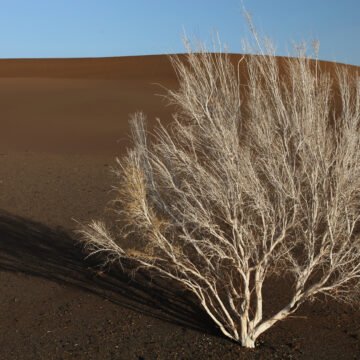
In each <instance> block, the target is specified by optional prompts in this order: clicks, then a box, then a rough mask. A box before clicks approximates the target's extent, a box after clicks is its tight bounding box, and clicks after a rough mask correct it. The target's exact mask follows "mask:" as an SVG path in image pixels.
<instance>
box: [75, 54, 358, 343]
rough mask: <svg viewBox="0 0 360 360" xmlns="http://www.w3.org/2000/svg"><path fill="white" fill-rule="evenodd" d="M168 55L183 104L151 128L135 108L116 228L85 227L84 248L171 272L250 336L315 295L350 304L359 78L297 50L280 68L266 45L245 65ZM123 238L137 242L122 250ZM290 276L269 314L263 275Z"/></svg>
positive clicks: (242, 336)
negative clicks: (332, 70) (283, 296)
mask: <svg viewBox="0 0 360 360" xmlns="http://www.w3.org/2000/svg"><path fill="white" fill-rule="evenodd" d="M267 49H269V47H267ZM172 62H173V65H174V68H175V71H176V72H177V75H178V79H179V83H180V87H179V89H178V90H177V91H174V92H169V99H170V100H171V101H172V102H173V103H174V104H175V105H176V106H177V108H178V113H177V114H176V115H174V120H173V122H172V123H171V126H170V127H166V126H163V125H162V124H161V123H159V126H158V128H157V130H156V131H155V133H153V134H152V135H150V134H148V133H147V131H146V127H145V118H144V115H143V114H142V113H138V114H135V115H134V116H133V118H132V120H131V124H132V134H133V140H134V147H133V148H132V149H131V150H129V151H128V154H127V156H126V157H124V158H123V159H121V160H119V161H118V167H117V175H118V181H119V183H118V185H117V186H116V194H117V195H116V199H115V201H114V203H113V205H114V206H113V209H114V211H115V213H116V214H117V217H118V220H119V224H118V225H119V226H117V229H116V230H115V231H112V232H110V231H109V230H108V229H107V227H106V226H105V225H104V224H103V223H101V222H93V223H92V224H90V225H89V226H87V227H85V228H84V229H83V231H82V234H83V241H84V244H85V248H86V250H87V252H88V253H89V254H92V255H94V254H100V255H101V256H102V259H103V261H104V263H106V264H109V263H111V264H113V263H120V264H121V263H123V260H124V259H129V258H130V259H132V261H133V263H135V264H136V267H137V268H142V269H145V270H147V271H149V272H151V273H153V274H157V275H159V276H162V277H165V278H169V279H172V280H173V281H176V282H177V283H179V284H181V285H182V286H183V287H184V288H186V289H188V290H189V291H191V292H192V293H193V294H194V295H195V296H196V297H197V299H198V301H199V304H200V305H201V306H202V307H203V308H204V309H205V311H206V312H207V313H208V315H209V316H210V317H211V318H212V320H213V321H214V323H216V325H217V326H218V327H219V328H220V329H221V331H222V332H223V334H224V335H226V336H227V337H229V338H231V339H233V340H235V341H237V342H239V343H240V344H241V345H242V346H246V347H254V346H255V341H256V339H257V338H258V337H259V335H261V334H262V333H263V332H264V331H266V330H267V329H269V328H270V327H271V326H273V325H274V324H275V323H277V322H278V321H280V320H283V319H285V318H286V317H287V316H289V315H290V314H292V313H294V312H295V311H296V310H297V309H298V308H299V306H300V305H301V304H302V303H304V302H305V301H307V300H311V299H314V298H316V297H318V296H319V295H321V294H325V295H328V296H331V297H334V298H335V299H338V300H341V301H346V302H351V303H355V302H356V301H357V300H358V299H359V290H360V281H359V280H360V236H359V217H360V211H359V210H360V205H359V204H360V136H359V131H360V129H359V127H360V80H359V77H358V76H354V74H349V73H348V72H347V70H346V69H345V68H342V67H339V68H338V71H337V75H336V77H334V76H330V75H329V74H328V73H326V71H324V70H322V69H321V67H320V66H319V64H318V62H317V61H312V60H310V59H309V58H308V57H307V56H306V55H305V52H304V50H303V49H299V53H298V56H297V57H296V58H293V59H284V62H283V63H282V66H280V64H279V61H278V59H277V58H276V57H275V55H274V54H273V53H272V51H271V48H270V52H268V51H267V52H266V55H265V53H264V52H263V53H261V54H260V55H258V56H246V57H244V58H243V59H242V62H243V64H241V65H242V66H243V65H244V66H245V69H246V74H243V73H240V71H239V64H233V63H232V62H231V60H230V58H229V56H228V55H226V54H219V53H218V54H210V53H208V52H207V51H205V50H204V51H201V52H200V53H193V52H191V51H189V53H188V54H187V56H186V59H185V60H184V61H181V60H180V59H179V58H177V57H173V58H172ZM284 64H285V65H284ZM335 104H337V105H336V106H335ZM126 236H133V237H137V238H140V239H142V244H143V246H141V247H140V248H137V249H136V251H135V250H126V249H124V248H123V247H122V245H121V244H122V239H123V238H124V237H126ZM285 277H287V278H289V279H291V282H292V287H291V296H290V297H289V299H288V300H287V301H285V302H284V303H283V304H281V303H279V308H278V311H277V312H275V313H273V314H266V316H265V314H264V313H263V303H265V302H266V301H267V299H266V297H263V287H264V284H266V283H267V282H272V281H275V279H277V278H285Z"/></svg>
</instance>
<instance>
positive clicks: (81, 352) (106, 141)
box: [0, 56, 360, 360]
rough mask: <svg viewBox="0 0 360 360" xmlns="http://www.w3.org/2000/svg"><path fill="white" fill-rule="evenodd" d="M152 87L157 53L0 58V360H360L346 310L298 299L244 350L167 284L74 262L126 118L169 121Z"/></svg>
mask: <svg viewBox="0 0 360 360" xmlns="http://www.w3.org/2000/svg"><path fill="white" fill-rule="evenodd" d="M234 59H235V60H236V57H235V58H234ZM327 66H329V67H330V68H332V65H330V64H327ZM157 84H161V85H162V86H165V87H174V86H176V78H175V74H174V72H173V71H172V68H171V65H170V63H169V61H168V59H167V57H166V56H147V57H125V58H108V59H66V60H65V59H64V60H58V59H55V60H0V287H1V291H0V359H4V360H12V359H21V360H23V359H46V360H48V359H86V360H88V359H104V360H107V359H109V360H110V359H124V360H127V359H138V360H140V359H146V360H148V359H240V358H241V359H290V358H291V359H356V358H358V359H360V345H359V344H360V328H359V324H360V314H359V312H358V311H357V310H356V309H350V308H348V307H343V306H338V305H336V304H334V303H332V302H329V303H325V304H315V305H314V306H305V307H304V308H302V310H301V311H300V312H299V314H297V315H299V316H300V317H299V318H292V319H289V320H287V321H284V322H282V323H281V324H279V325H277V326H276V327H274V328H273V329H271V330H270V331H269V332H267V333H266V334H265V335H264V336H263V337H262V338H261V343H260V344H259V347H258V348H257V349H256V350H243V349H241V348H240V347H239V346H238V345H236V344H233V343H231V342H229V341H227V340H226V339H224V338H223V337H221V336H219V334H218V333H217V331H216V330H215V329H214V328H213V327H212V326H211V325H210V324H209V323H208V320H207V319H206V317H204V316H203V314H202V313H201V311H199V310H198V308H196V307H194V306H193V304H192V303H191V302H190V301H189V300H188V299H187V297H184V295H183V294H181V296H179V295H178V294H175V295H176V296H175V298H172V295H174V294H169V293H168V290H169V289H170V288H171V286H167V287H165V288H164V287H163V286H160V285H155V284H154V286H153V287H152V288H149V287H148V285H146V284H147V283H148V282H146V281H145V282H144V284H134V283H133V282H131V281H129V279H128V278H126V277H124V276H123V275H121V274H119V273H117V274H110V275H103V274H101V273H96V272H95V271H94V270H91V268H90V267H89V266H90V264H89V263H85V262H84V261H83V255H82V253H81V251H80V249H79V247H78V246H77V243H76V241H75V238H76V236H75V235H74V233H73V229H75V228H76V227H77V225H76V223H75V221H74V219H76V220H81V221H88V220H89V219H91V218H101V217H103V216H104V208H105V206H106V203H107V201H108V200H109V199H110V198H111V197H112V196H111V193H110V192H109V189H110V187H111V184H113V182H114V179H113V178H112V175H111V173H110V167H111V166H112V164H113V159H114V157H115V156H116V155H121V154H122V153H123V152H124V150H125V147H126V145H127V144H128V143H129V137H128V117H129V114H130V113H133V112H134V111H137V110H143V111H144V112H145V113H147V114H148V116H149V119H150V122H151V123H153V122H154V119H155V118H156V117H160V118H161V119H162V121H169V120H170V119H171V117H170V112H171V111H170V110H171V108H170V107H167V106H166V102H165V101H164V99H163V98H162V97H160V96H157V95H156V94H162V95H163V94H164V93H165V90H164V89H163V88H162V87H161V86H159V85H157ZM280 291H281V289H280ZM271 303H272V304H273V303H274V301H271Z"/></svg>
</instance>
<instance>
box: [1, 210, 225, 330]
mask: <svg viewBox="0 0 360 360" xmlns="http://www.w3.org/2000/svg"><path fill="white" fill-rule="evenodd" d="M84 258H85V255H84V254H83V253H82V249H81V245H80V244H79V243H78V242H77V241H76V239H75V237H72V236H70V234H69V233H68V232H66V231H64V230H62V229H52V228H49V227H47V226H45V225H43V224H40V223H37V222H34V221H31V220H28V219H25V218H21V217H18V216H14V215H11V214H9V213H7V212H4V211H0V271H11V272H22V273H26V274H29V275H33V276H39V277H42V278H46V279H49V280H51V281H56V282H59V283H62V284H67V285H71V286H74V287H77V288H80V289H82V290H85V291H88V292H91V293H95V294H97V295H99V296H101V297H103V298H106V299H107V300H109V301H111V302H113V303H116V304H118V305H120V306H124V307H126V308H129V309H132V310H135V311H137V312H140V313H143V314H146V315H150V316H153V317H156V318H159V319H162V320H165V321H168V322H171V323H173V324H178V325H181V326H185V327H187V328H191V329H195V330H198V331H202V332H206V333H210V334H214V335H219V332H218V331H217V329H215V328H214V326H213V325H212V323H211V321H210V320H209V319H208V317H207V315H206V314H205V313H204V312H203V311H202V310H201V309H200V308H199V307H198V306H197V305H196V304H195V302H194V301H193V300H192V299H190V296H188V294H187V293H184V292H183V291H179V290H176V289H174V290H173V291H172V290H169V289H172V288H173V284H171V285H170V286H169V284H160V283H159V282H155V281H154V280H153V279H149V278H147V277H146V276H145V275H144V274H141V275H139V276H138V277H137V278H136V281H135V280H133V279H132V278H131V277H130V276H129V275H127V274H125V273H124V272H122V271H121V269H115V270H112V271H110V272H107V273H106V274H102V275H101V276H100V275H98V272H97V271H96V265H97V264H96V263H94V261H91V262H90V261H89V260H86V261H85V260H84ZM166 285H167V286H166Z"/></svg>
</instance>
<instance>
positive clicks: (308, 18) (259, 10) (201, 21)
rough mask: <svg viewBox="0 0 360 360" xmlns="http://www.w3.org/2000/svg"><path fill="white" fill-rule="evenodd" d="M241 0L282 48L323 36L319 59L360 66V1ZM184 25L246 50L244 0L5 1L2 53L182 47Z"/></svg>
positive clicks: (116, 52) (0, 14) (0, 11)
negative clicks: (242, 13)
mask: <svg viewBox="0 0 360 360" xmlns="http://www.w3.org/2000/svg"><path fill="white" fill-rule="evenodd" d="M243 3H244V5H245V7H246V8H247V10H248V11H250V12H251V13H252V15H253V18H254V21H255V24H256V26H257V28H258V29H259V30H260V32H262V33H264V34H266V35H268V36H269V37H271V38H272V39H273V41H274V42H275V44H276V45H277V49H278V53H279V54H280V55H286V54H287V53H288V49H290V48H291V42H292V41H301V40H307V41H309V42H311V40H313V39H318V40H319V41H320V43H321V46H320V58H322V59H327V60H331V61H340V62H345V63H351V64H355V65H360V41H359V39H360V20H359V19H360V0H243ZM183 30H185V31H186V33H187V34H188V36H190V37H191V36H193V37H196V38H199V39H201V40H204V41H207V42H209V41H210V40H209V39H211V35H212V34H214V32H218V33H219V34H220V37H221V39H222V41H223V42H225V43H226V44H227V45H228V47H229V49H230V51H231V52H241V39H242V38H243V37H244V36H246V25H245V21H244V19H243V17H242V15H241V0H0V58H19V57H20V58H22V57H26V58H28V57H99V56H124V55H143V54H162V53H174V52H183V51H184V49H183V46H182V42H181V36H182V34H183Z"/></svg>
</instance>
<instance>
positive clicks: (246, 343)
mask: <svg viewBox="0 0 360 360" xmlns="http://www.w3.org/2000/svg"><path fill="white" fill-rule="evenodd" d="M241 346H243V347H246V348H248V349H253V348H254V347H255V340H254V339H253V338H252V337H250V336H246V337H245V338H243V339H242V340H241Z"/></svg>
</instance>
